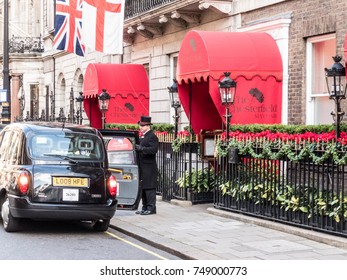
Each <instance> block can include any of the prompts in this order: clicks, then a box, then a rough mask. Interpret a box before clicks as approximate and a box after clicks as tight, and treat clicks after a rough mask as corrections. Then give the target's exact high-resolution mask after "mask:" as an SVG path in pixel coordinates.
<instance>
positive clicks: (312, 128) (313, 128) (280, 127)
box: [229, 123, 347, 134]
mask: <svg viewBox="0 0 347 280" xmlns="http://www.w3.org/2000/svg"><path fill="white" fill-rule="evenodd" d="M334 129H335V126H334V125H326V124H321V125H285V124H250V125H231V126H230V128H229V131H230V132H233V131H240V132H244V133H246V132H252V133H257V132H262V131H265V130H269V131H270V132H282V133H289V134H296V133H305V132H313V133H326V132H330V131H332V130H334ZM340 130H341V131H345V132H347V123H341V126H340Z"/></svg>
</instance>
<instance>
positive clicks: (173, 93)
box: [167, 79, 181, 139]
mask: <svg viewBox="0 0 347 280" xmlns="http://www.w3.org/2000/svg"><path fill="white" fill-rule="evenodd" d="M167 88H168V90H169V95H170V100H171V107H172V108H174V109H175V116H174V120H175V139H176V138H177V132H178V120H179V118H180V116H179V114H178V109H179V108H180V107H181V102H180V100H179V98H178V87H177V81H176V80H175V79H173V84H172V85H171V86H170V87H167Z"/></svg>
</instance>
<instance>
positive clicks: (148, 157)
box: [139, 130, 159, 189]
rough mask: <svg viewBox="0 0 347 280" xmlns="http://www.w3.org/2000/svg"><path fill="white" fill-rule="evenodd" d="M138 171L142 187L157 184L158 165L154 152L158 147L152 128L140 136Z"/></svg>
mask: <svg viewBox="0 0 347 280" xmlns="http://www.w3.org/2000/svg"><path fill="white" fill-rule="evenodd" d="M140 146H141V148H142V149H141V151H140V153H139V156H140V172H141V187H142V189H156V188H157V186H158V166H157V160H156V154H157V152H158V148H159V140H158V137H157V136H156V135H155V134H154V132H153V131H152V130H149V131H148V132H147V133H145V135H144V137H143V138H140Z"/></svg>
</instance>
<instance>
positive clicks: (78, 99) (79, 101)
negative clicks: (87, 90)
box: [75, 91, 83, 124]
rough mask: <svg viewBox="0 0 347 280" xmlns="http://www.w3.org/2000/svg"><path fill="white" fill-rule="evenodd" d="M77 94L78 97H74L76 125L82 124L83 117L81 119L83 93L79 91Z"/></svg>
mask: <svg viewBox="0 0 347 280" xmlns="http://www.w3.org/2000/svg"><path fill="white" fill-rule="evenodd" d="M79 94H80V95H79V96H78V97H75V100H76V102H77V108H76V109H77V112H76V119H77V123H78V124H82V120H83V117H82V102H83V92H82V91H80V92H79Z"/></svg>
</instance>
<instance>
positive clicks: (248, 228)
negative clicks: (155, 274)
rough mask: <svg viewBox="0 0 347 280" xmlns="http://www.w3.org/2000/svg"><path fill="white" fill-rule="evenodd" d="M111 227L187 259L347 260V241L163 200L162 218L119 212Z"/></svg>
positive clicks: (159, 209) (205, 206)
mask: <svg viewBox="0 0 347 280" xmlns="http://www.w3.org/2000/svg"><path fill="white" fill-rule="evenodd" d="M140 206H141V205H140ZM110 226H111V227H112V228H114V229H116V230H119V231H121V232H123V233H125V234H127V235H130V236H132V237H133V238H136V239H138V240H140V241H142V242H144V243H147V244H149V245H152V246H154V247H156V248H159V249H161V250H164V251H166V252H169V253H171V254H174V255H176V256H178V257H180V258H182V259H185V260H298V259H301V260H347V238H343V237H338V236H334V235H330V234H326V233H320V232H315V231H312V230H306V229H301V228H298V227H293V226H289V225H284V224H281V223H278V222H273V221H267V220H263V219H258V218H253V217H249V216H247V215H242V214H236V213H232V212H229V211H226V210H219V209H216V208H214V207H213V204H197V205H192V204H191V203H190V202H189V201H178V200H171V201H170V202H164V201H161V197H160V196H157V214H156V215H148V216H141V215H136V214H135V211H129V210H120V209H118V210H117V212H116V215H115V216H114V218H113V219H112V220H111V225H110Z"/></svg>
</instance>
